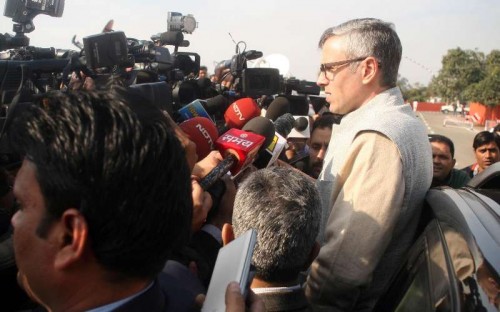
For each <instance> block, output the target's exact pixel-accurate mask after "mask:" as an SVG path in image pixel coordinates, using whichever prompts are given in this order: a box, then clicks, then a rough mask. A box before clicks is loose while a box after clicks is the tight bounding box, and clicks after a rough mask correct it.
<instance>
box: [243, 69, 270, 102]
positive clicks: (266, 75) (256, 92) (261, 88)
mask: <svg viewBox="0 0 500 312" xmlns="http://www.w3.org/2000/svg"><path fill="white" fill-rule="evenodd" d="M241 81H242V87H241V92H242V94H243V95H245V96H248V97H259V96H262V95H273V94H277V93H278V92H279V90H280V76H279V71H278V69H276V68H246V69H244V70H243V71H242V74H241Z"/></svg>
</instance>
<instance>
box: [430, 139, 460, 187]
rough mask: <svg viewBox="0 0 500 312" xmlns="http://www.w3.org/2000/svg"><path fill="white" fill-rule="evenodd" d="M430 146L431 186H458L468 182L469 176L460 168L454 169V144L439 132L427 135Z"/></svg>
mask: <svg viewBox="0 0 500 312" xmlns="http://www.w3.org/2000/svg"><path fill="white" fill-rule="evenodd" d="M429 142H430V143H431V147H432V164H433V176H432V184H431V186H443V185H447V186H450V187H453V188H460V187H462V186H465V185H466V184H467V182H469V180H470V177H469V176H468V175H467V174H466V173H465V172H464V171H462V170H458V169H455V168H454V167H455V163H456V160H455V158H454V157H455V146H454V144H453V142H452V141H451V140H450V139H449V138H447V137H445V136H444V135H440V134H432V135H429Z"/></svg>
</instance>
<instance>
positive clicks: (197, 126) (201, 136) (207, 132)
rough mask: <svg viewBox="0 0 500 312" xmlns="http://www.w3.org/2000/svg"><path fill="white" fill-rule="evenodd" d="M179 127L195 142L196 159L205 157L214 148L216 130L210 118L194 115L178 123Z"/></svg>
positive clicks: (216, 135)
mask: <svg viewBox="0 0 500 312" xmlns="http://www.w3.org/2000/svg"><path fill="white" fill-rule="evenodd" d="M179 127H180V128H181V129H182V131H184V132H185V133H186V134H187V135H188V136H189V138H190V139H191V141H193V142H194V143H195V144H196V153H197V154H198V159H203V158H205V157H206V156H207V155H208V154H209V153H210V152H211V151H212V150H213V149H214V148H215V145H214V144H215V141H216V140H217V137H218V132H217V128H216V127H215V125H214V124H213V122H212V121H211V120H209V119H207V118H205V117H194V118H191V119H188V120H186V121H184V122H182V123H180V124H179Z"/></svg>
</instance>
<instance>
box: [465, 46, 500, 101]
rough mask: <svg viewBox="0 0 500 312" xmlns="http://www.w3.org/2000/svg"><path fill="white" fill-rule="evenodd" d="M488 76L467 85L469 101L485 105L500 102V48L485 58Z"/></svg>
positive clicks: (466, 91) (466, 94)
mask: <svg viewBox="0 0 500 312" xmlns="http://www.w3.org/2000/svg"><path fill="white" fill-rule="evenodd" d="M485 73H486V76H485V77H484V79H482V80H481V81H479V82H477V83H474V84H472V85H470V86H469V87H467V89H466V90H465V91H464V96H465V98H466V99H467V100H469V101H474V102H480V103H483V104H485V105H492V106H494V105H499V104H500V50H493V51H491V52H490V54H488V56H487V57H486V60H485Z"/></svg>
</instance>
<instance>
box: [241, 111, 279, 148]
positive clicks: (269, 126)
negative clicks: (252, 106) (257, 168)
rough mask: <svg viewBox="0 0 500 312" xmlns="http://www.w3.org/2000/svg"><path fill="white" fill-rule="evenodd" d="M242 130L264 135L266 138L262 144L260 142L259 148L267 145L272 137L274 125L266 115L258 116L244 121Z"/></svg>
mask: <svg viewBox="0 0 500 312" xmlns="http://www.w3.org/2000/svg"><path fill="white" fill-rule="evenodd" d="M242 130H244V131H247V132H252V133H255V134H260V135H262V136H263V137H265V138H266V140H265V141H264V144H262V147H261V149H263V148H266V147H268V146H269V144H271V142H272V140H273V139H274V125H273V123H272V122H271V121H270V120H269V119H267V118H266V117H262V116H258V117H255V118H253V119H252V120H250V121H249V122H247V123H246V125H245V126H244V127H243V129H242Z"/></svg>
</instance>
